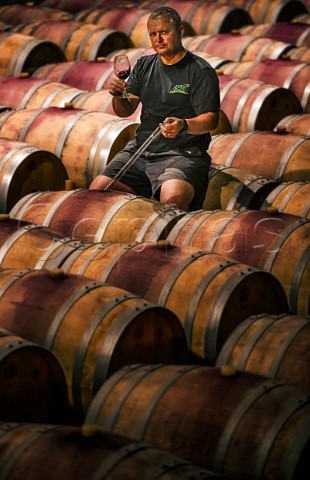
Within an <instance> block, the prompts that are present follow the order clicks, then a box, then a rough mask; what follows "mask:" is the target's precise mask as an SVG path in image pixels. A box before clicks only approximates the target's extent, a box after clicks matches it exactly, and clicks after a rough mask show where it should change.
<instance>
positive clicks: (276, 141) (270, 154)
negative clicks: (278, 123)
mask: <svg viewBox="0 0 310 480" xmlns="http://www.w3.org/2000/svg"><path fill="white" fill-rule="evenodd" d="M0 120H1V117H0ZM209 153H210V156H211V158H212V163H215V164H216V165H222V166H226V167H235V168H240V169H241V170H245V171H247V172H249V173H252V174H253V175H261V176H263V177H265V178H270V179H273V180H276V181H277V182H289V181H296V182H304V181H309V180H310V170H309V158H310V138H309V137H304V136H303V135H298V134H293V133H287V132H285V131H282V129H281V130H280V129H279V130H277V131H273V132H272V131H264V130H261V131H258V130H257V131H249V132H238V133H227V134H222V135H216V136H214V137H213V138H212V140H211V143H210V147H209Z"/></svg>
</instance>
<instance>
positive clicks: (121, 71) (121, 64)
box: [114, 55, 131, 98]
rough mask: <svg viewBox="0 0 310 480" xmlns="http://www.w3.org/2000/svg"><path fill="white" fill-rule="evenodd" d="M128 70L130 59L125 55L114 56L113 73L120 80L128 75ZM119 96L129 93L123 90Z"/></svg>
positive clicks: (129, 70) (125, 95) (124, 96)
mask: <svg viewBox="0 0 310 480" xmlns="http://www.w3.org/2000/svg"><path fill="white" fill-rule="evenodd" d="M130 72H131V66H130V61H129V58H128V57H127V55H116V57H115V58H114V73H115V75H116V76H117V77H118V78H120V79H121V80H126V78H127V77H129V74H130ZM120 96H121V97H123V98H127V97H128V96H129V94H128V93H126V92H124V93H123V94H122V95H120Z"/></svg>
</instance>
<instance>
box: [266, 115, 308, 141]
mask: <svg viewBox="0 0 310 480" xmlns="http://www.w3.org/2000/svg"><path fill="white" fill-rule="evenodd" d="M278 128H279V129H280V130H283V129H284V130H286V131H287V132H289V133H296V134H299V135H305V136H310V113H299V114H295V115H286V116H285V117H284V118H282V119H281V120H280V121H279V123H278V124H277V125H276V127H275V130H277V129H278Z"/></svg>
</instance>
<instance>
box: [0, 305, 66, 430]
mask: <svg viewBox="0 0 310 480" xmlns="http://www.w3.org/2000/svg"><path fill="white" fill-rule="evenodd" d="M3 316H4V312H1V314H0V325H2V323H4V318H3ZM0 385H1V395H0V421H6V422H51V423H54V422H62V421H64V420H65V413H66V410H67V402H68V398H67V395H68V394H67V385H66V380H65V376H64V373H63V370H62V368H61V366H60V364H59V362H58V361H57V360H56V357H55V356H54V355H53V354H52V353H51V352H49V351H48V350H47V349H46V348H44V347H42V346H39V345H37V344H36V343H33V342H30V341H27V340H25V339H24V338H21V337H20V336H18V335H16V334H15V333H12V332H10V331H8V330H5V329H4V328H2V326H1V327H0Z"/></svg>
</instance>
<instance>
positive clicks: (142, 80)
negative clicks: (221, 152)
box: [127, 52, 220, 152]
mask: <svg viewBox="0 0 310 480" xmlns="http://www.w3.org/2000/svg"><path fill="white" fill-rule="evenodd" d="M127 91H128V92H131V93H132V94H133V95H136V96H138V97H139V98H140V101H141V103H142V109H141V114H140V122H141V123H140V125H139V126H138V128H137V130H136V141H137V144H138V146H140V145H141V144H142V143H143V142H144V141H145V140H146V139H147V138H148V136H149V135H150V134H151V133H152V132H153V131H154V130H155V128H156V127H158V125H159V123H160V122H163V120H164V119H165V118H166V117H178V118H191V117H196V116H198V115H200V114H202V113H206V112H215V111H218V110H219V109H220V93H219V81H218V77H217V74H216V72H215V70H214V68H213V67H211V65H210V64H209V63H208V62H207V61H206V60H204V59H203V58H201V57H199V56H197V55H195V54H193V53H191V52H187V54H186V55H185V57H184V58H183V59H182V60H180V61H179V62H178V63H176V64H174V65H165V64H164V63H163V62H162V60H161V58H160V56H159V55H157V54H153V55H148V56H142V57H140V58H139V60H138V61H137V63H136V65H135V66H134V68H133V70H132V72H131V74H130V76H129V79H128V87H127ZM210 140H211V137H210V134H209V133H206V134H203V135H190V134H186V135H177V137H175V138H174V139H167V138H164V137H163V136H162V135H161V136H160V137H159V138H158V139H157V140H155V141H154V142H153V143H152V144H151V145H150V146H149V147H148V150H150V151H153V152H163V151H167V150H171V149H175V148H178V147H181V148H184V147H186V146H189V145H199V146H200V147H201V148H203V149H207V148H208V146H209V143H210Z"/></svg>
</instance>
